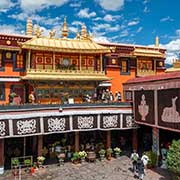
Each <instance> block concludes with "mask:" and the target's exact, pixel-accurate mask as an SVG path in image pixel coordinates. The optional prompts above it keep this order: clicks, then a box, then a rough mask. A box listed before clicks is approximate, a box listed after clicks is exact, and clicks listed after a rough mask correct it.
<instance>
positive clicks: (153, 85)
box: [123, 60, 180, 155]
mask: <svg viewBox="0 0 180 180" xmlns="http://www.w3.org/2000/svg"><path fill="white" fill-rule="evenodd" d="M179 65H180V61H179V60H176V61H175V62H174V63H173V67H172V68H169V69H167V70H166V73H164V74H161V75H156V76H154V75H153V76H147V77H139V78H133V79H130V80H128V81H127V82H126V83H124V84H123V87H124V91H125V92H126V91H128V92H129V91H131V93H132V97H133V98H132V103H133V113H134V119H135V122H136V123H137V124H138V125H139V126H140V129H139V131H138V137H139V138H138V140H139V141H140V142H143V143H139V146H141V147H142V148H143V149H144V148H145V149H146V147H147V146H149V145H150V146H151V145H152V147H153V150H154V151H155V152H156V153H157V154H158V155H160V148H162V147H165V145H168V144H170V143H171V142H172V140H173V139H179V138H180V99H179V98H180V71H179V70H180V68H179V67H180V66H179ZM147 142H148V143H149V144H148V145H147Z"/></svg>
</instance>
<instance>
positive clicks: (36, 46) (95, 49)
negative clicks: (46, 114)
mask: <svg viewBox="0 0 180 180" xmlns="http://www.w3.org/2000/svg"><path fill="white" fill-rule="evenodd" d="M21 47H22V48H24V49H32V50H45V51H55V52H69V53H93V54H95V53H109V52H111V51H110V49H109V48H108V47H104V46H101V45H99V44H97V43H95V42H94V41H92V40H90V39H83V40H82V39H60V38H59V39H58V38H48V37H39V38H37V37H34V38H32V39H30V40H28V41H26V42H23V43H21Z"/></svg>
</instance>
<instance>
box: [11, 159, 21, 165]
mask: <svg viewBox="0 0 180 180" xmlns="http://www.w3.org/2000/svg"><path fill="white" fill-rule="evenodd" d="M11 164H12V166H15V167H16V166H18V165H19V159H18V158H13V159H11Z"/></svg>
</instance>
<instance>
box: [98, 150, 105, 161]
mask: <svg viewBox="0 0 180 180" xmlns="http://www.w3.org/2000/svg"><path fill="white" fill-rule="evenodd" d="M105 153H106V151H105V150H104V149H101V150H100V151H99V156H100V159H101V161H103V160H104V157H105Z"/></svg>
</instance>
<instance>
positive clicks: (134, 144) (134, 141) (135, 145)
mask: <svg viewBox="0 0 180 180" xmlns="http://www.w3.org/2000/svg"><path fill="white" fill-rule="evenodd" d="M132 147H133V150H137V149H138V139H137V129H133V132H132Z"/></svg>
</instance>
